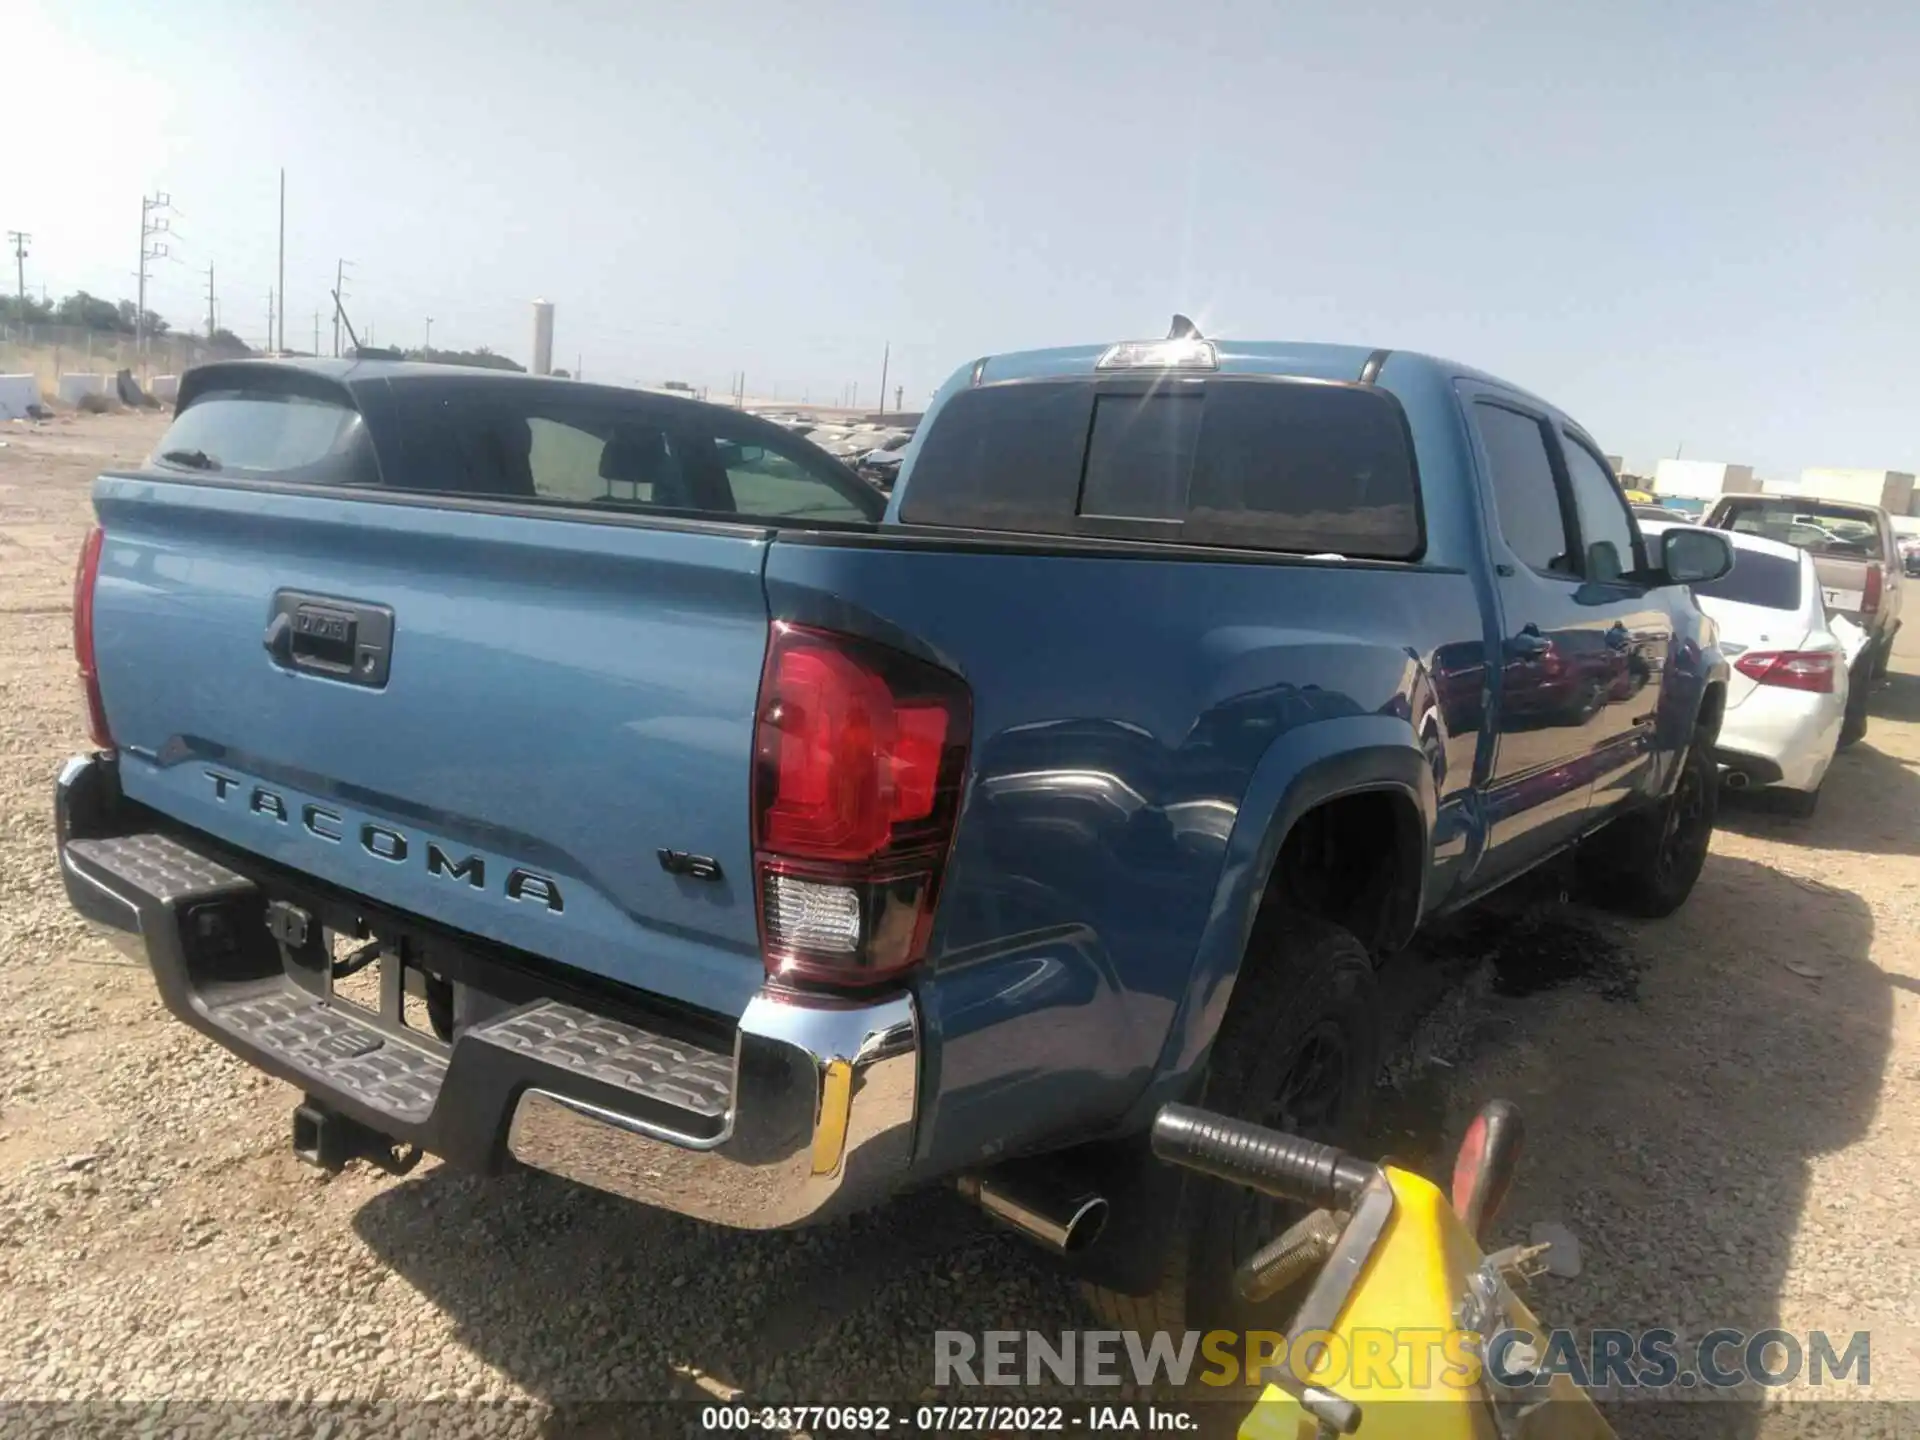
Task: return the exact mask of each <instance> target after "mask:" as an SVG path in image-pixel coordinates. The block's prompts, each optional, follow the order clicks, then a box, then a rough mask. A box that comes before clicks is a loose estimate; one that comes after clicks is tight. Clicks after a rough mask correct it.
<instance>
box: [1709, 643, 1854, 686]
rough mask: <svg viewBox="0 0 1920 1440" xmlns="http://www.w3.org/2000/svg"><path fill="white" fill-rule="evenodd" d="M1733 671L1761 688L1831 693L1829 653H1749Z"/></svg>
mask: <svg viewBox="0 0 1920 1440" xmlns="http://www.w3.org/2000/svg"><path fill="white" fill-rule="evenodd" d="M1733 668H1734V669H1736V670H1738V671H1739V672H1740V673H1741V674H1742V675H1745V676H1746V677H1747V678H1748V679H1749V680H1755V681H1758V682H1759V683H1760V684H1762V685H1778V686H1781V687H1782V688H1784V689H1787V690H1811V691H1814V692H1815V693H1816V694H1820V695H1831V694H1832V693H1833V676H1834V655H1833V652H1832V651H1831V650H1749V651H1747V653H1746V654H1744V655H1742V656H1741V657H1740V658H1739V659H1738V660H1735V661H1734V662H1733Z"/></svg>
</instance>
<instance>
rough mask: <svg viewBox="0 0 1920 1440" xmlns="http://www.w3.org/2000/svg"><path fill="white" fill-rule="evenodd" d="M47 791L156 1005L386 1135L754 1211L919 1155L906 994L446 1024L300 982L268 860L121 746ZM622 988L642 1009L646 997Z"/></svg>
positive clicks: (73, 894) (485, 1165) (791, 1203)
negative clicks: (131, 799)
mask: <svg viewBox="0 0 1920 1440" xmlns="http://www.w3.org/2000/svg"><path fill="white" fill-rule="evenodd" d="M57 794H58V798H57V811H58V833H59V841H60V866H61V873H62V875H63V876H64V878H65V882H66V887H67V895H68V898H69V900H70V901H71V902H72V904H73V906H74V908H75V909H76V910H77V911H79V912H80V914H82V915H83V916H85V917H86V918H87V919H88V920H89V921H90V922H91V923H92V925H93V927H94V928H95V929H96V930H98V931H100V932H101V933H102V934H104V935H105V936H106V937H107V938H108V939H109V940H111V941H112V942H113V943H114V944H116V945H117V946H119V947H120V948H121V949H122V950H123V951H125V952H126V953H128V954H130V955H134V956H136V957H138V958H140V959H142V960H143V961H145V963H146V964H147V965H148V967H149V968H150V969H151V971H152V973H153V975H154V979H155V982H156V983H157V985H158V987H159V989H160V994H161V997H162V999H163V1000H164V1001H165V1003H166V1005H167V1007H168V1009H169V1010H171V1011H172V1012H173V1013H174V1014H175V1015H176V1016H178V1017H179V1018H180V1019H182V1020H184V1021H186V1022H187V1023H188V1024H189V1025H192V1026H193V1027H194V1028H195V1029H197V1030H200V1031H201V1032H203V1033H204V1034H207V1035H209V1036H211V1037H212V1038H213V1039H215V1040H217V1041H219V1043H220V1044H222V1045H224V1046H226V1047H227V1048H228V1049H230V1050H232V1051H234V1052H235V1053H236V1054H239V1055H240V1056H241V1057H243V1058H244V1059H246V1060H248V1061H249V1062H250V1063H252V1064H254V1065H256V1066H258V1067H259V1068H260V1069H262V1070H265V1071H267V1072H268V1073H270V1074H274V1075H277V1076H279V1077H280V1078H282V1079H284V1080H286V1081H288V1082H289V1083H291V1084H294V1085H297V1086H299V1087H300V1088H301V1089H303V1090H304V1091H306V1092H307V1094H308V1095H309V1096H311V1097H313V1099H315V1100H316V1101H318V1102H320V1103H322V1104H323V1105H325V1106H327V1107H331V1108H333V1109H335V1110H337V1111H339V1112H340V1113H341V1114H343V1115H346V1116H348V1117H350V1118H352V1119H354V1120H356V1121H357V1122H359V1123H360V1124H362V1125H364V1126H367V1127H370V1128H372V1129H373V1130H375V1131H376V1132H378V1133H380V1134H383V1135H388V1136H391V1137H392V1138H393V1139H395V1140H396V1141H399V1142H402V1143H409V1144H417V1145H419V1146H420V1147H421V1148H422V1149H423V1150H425V1151H427V1152H429V1153H432V1154H437V1155H441V1156H444V1157H445V1158H447V1159H448V1160H450V1161H452V1162H453V1163H456V1164H459V1165H462V1166H465V1167H467V1168H470V1169H476V1170H480V1171H483V1172H484V1171H496V1170H499V1169H501V1168H503V1166H505V1165H506V1164H507V1163H508V1162H509V1161H512V1162H517V1163H519V1164H522V1165H527V1166H531V1167H534V1168H536V1169H540V1170H547V1171H551V1172H552V1173H554V1174H557V1175H562V1176H565V1177H567V1178H568V1179H571V1180H576V1181H578V1182H580V1183H582V1184H586V1185H591V1186H594V1187H595V1188H597V1189H601V1190H607V1191H610V1192H612V1193H614V1194H617V1195H623V1196H626V1197H628V1198H630V1199H634V1200H639V1201H642V1202H644V1203H646V1204H649V1205H656V1206H659V1207H660V1208H662V1209H666V1210H674V1211H678V1212H679V1213H681V1214H685V1215H691V1216H695V1217H697V1218H699V1219H703V1220H711V1221H715V1222H717V1223H719V1224H723V1225H732V1226H738V1227H742V1228H747V1229H770V1228H776V1227H781V1226H787V1225H795V1224H801V1223H804V1222H807V1221H810V1220H816V1219H821V1218H825V1217H827V1216H830V1215H835V1214H840V1213H843V1212H845V1211H848V1210H853V1209H858V1208H860V1207H862V1206H864V1205H867V1204H871V1203H874V1202H877V1201H880V1200H883V1199H885V1198H886V1197H887V1196H888V1195H889V1194H891V1193H892V1192H893V1191H894V1190H895V1189H897V1188H898V1187H899V1185H900V1184H901V1182H902V1181H903V1179H904V1178H905V1175H906V1172H907V1170H908V1169H909V1167H910V1165H911V1162H912V1157H913V1143H914V1124H915V1118H916V1111H917V1105H918V1077H919V1061H920V1053H919V1052H920V1032H919V1023H918V1017H917V1015H916V1013H915V1009H914V1004H913V1000H912V997H911V996H909V995H906V994H896V995H891V996H887V997H884V998H881V999H876V1000H873V1001H870V1002H866V1003H852V1002H846V1001H837V1000H834V999H831V998H827V997H818V996H803V995H798V994H794V993H790V992H784V991H776V990H771V989H768V990H763V991H762V992H761V993H759V994H758V995H756V996H755V997H754V999H753V1000H752V1001H751V1002H750V1003H749V1004H748V1006H747V1009H746V1012H745V1013H744V1014H743V1015H742V1016H741V1018H740V1022H739V1025H738V1028H737V1030H736V1032H735V1034H734V1036H733V1042H732V1049H731V1054H729V1053H728V1051H727V1050H726V1049H724V1048H720V1049H715V1048H713V1046H712V1042H710V1041H702V1040H701V1039H699V1038H698V1037H697V1036H694V1037H692V1038H689V1035H688V1034H686V1033H681V1032H675V1031H672V1030H671V1029H667V1030H661V1031H659V1032H657V1033H656V1032H655V1031H654V1030H653V1029H651V1028H649V1026H648V1025H646V1024H642V1023H636V1022H635V1021H633V1020H632V1019H630V1018H627V1015H626V1014H623V1015H621V1016H618V1017H616V1016H612V1015H605V1014H600V1013H597V1012H596V1011H595V1010H593V1009H592V1008H590V1004H589V1002H586V1001H583V1000H582V999H580V998H579V997H578V996H575V995H572V994H566V993H561V992H560V990H559V987H556V993H555V994H554V995H553V996H551V997H549V998H543V999H537V1000H533V1001H531V1002H528V1003H525V1004H520V1005H517V1006H515V1007H514V1008H512V1009H510V1010H506V1011H504V1012H502V1013H500V1014H497V1015H494V1016H491V1017H490V1018H488V1019H486V1020H485V1021H484V1022H482V1023H478V1024H475V1025H473V1026H471V1027H469V1028H467V1029H465V1030H463V1031H461V1032H459V1033H458V1034H457V1035H456V1037H455V1038H454V1041H453V1043H452V1045H451V1046H445V1045H438V1044H436V1043H435V1042H433V1041H432V1040H431V1039H428V1038H423V1037H421V1036H419V1035H418V1034H416V1033H413V1032H409V1031H406V1030H404V1029H402V1028H399V1027H398V1026H397V1025H387V1024H383V1023H382V1021H381V1019H380V1017H376V1016H373V1015H370V1014H368V1013H367V1012H364V1011H361V1010H359V1009H357V1008H356V1007H352V1006H347V1005H340V1004H334V1003H331V1002H330V1000H329V997H328V996H327V995H326V994H316V993H315V992H314V990H313V989H312V988H311V987H310V986H309V985H305V984H302V983H300V981H299V980H298V979H297V977H295V976H294V975H292V974H291V973H289V971H288V969H287V968H286V963H285V962H284V957H283V953H282V950H281V947H280V946H279V945H278V944H277V943H276V942H275V941H274V940H273V938H272V937H271V936H269V934H268V933H267V930H266V926H265V922H264V918H263V917H264V912H265V906H266V903H267V901H268V899H270V898H276V897H274V896H271V895H270V894H269V891H270V890H271V889H272V888H273V887H274V885H275V884H276V882H275V881H274V880H273V878H272V877H271V872H270V871H268V870H267V869H266V867H260V868H259V869H258V870H257V871H255V872H254V873H249V872H250V871H251V870H252V869H253V867H252V866H251V865H250V863H249V860H248V857H245V856H243V855H238V854H235V853H233V852H231V851H229V850H226V849H224V848H222V847H219V846H217V845H215V844H213V843H212V842H207V841H204V840H203V839H201V838H199V837H196V836H194V835H192V834H189V833H185V832H179V831H166V832H162V831H160V830H157V829H155V828H153V827H154V824H155V817H153V816H151V815H137V816H136V815H129V814H127V813H126V807H124V805H123V804H122V802H121V801H120V799H119V786H118V780H117V775H116V773H115V768H114V762H113V760H112V757H110V756H98V755H93V756H82V757H78V758H76V759H75V760H72V761H69V762H68V764H67V765H66V766H65V768H63V770H62V771H61V774H60V780H59V786H58V792H57ZM634 1000H635V1002H636V1009H635V1011H634V1012H633V1013H643V1011H644V1002H645V1000H646V997H644V996H639V995H636V996H635V997H634Z"/></svg>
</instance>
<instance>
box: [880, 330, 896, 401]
mask: <svg viewBox="0 0 1920 1440" xmlns="http://www.w3.org/2000/svg"><path fill="white" fill-rule="evenodd" d="M891 359H893V342H892V341H891V340H889V341H887V348H886V349H884V350H882V351H881V352H880V413H881V414H882V415H884V414H886V413H887V362H888V361H889V360H891Z"/></svg>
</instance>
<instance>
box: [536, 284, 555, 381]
mask: <svg viewBox="0 0 1920 1440" xmlns="http://www.w3.org/2000/svg"><path fill="white" fill-rule="evenodd" d="M533 373H534V374H536V375H551V374H552V373H553V302H552V301H551V300H536V301H534V302H533Z"/></svg>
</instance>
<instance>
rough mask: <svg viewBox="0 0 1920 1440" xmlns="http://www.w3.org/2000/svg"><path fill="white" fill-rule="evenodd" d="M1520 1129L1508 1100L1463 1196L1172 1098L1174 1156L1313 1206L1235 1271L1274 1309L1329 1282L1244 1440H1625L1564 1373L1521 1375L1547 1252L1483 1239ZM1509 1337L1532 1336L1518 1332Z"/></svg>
mask: <svg viewBox="0 0 1920 1440" xmlns="http://www.w3.org/2000/svg"><path fill="white" fill-rule="evenodd" d="M1519 1138H1520V1121H1519V1115H1518V1113H1517V1112H1515V1111H1514V1109H1513V1107H1512V1106H1510V1105H1507V1104H1506V1103H1505V1102H1503V1101H1495V1102H1493V1103H1492V1104H1490V1105H1488V1106H1487V1107H1486V1108H1485V1109H1484V1110H1482V1111H1481V1112H1480V1115H1479V1117H1478V1118H1476V1119H1475V1121H1474V1123H1473V1126H1472V1128H1471V1129H1470V1130H1469V1131H1468V1133H1467V1138H1466V1141H1465V1142H1464V1143H1463V1144H1462V1146H1461V1148H1460V1156H1459V1159H1458V1161H1457V1162H1456V1165H1455V1168H1454V1175H1453V1196H1452V1199H1451V1201H1449V1199H1448V1197H1447V1196H1445V1195H1443V1194H1442V1193H1441V1192H1440V1191H1439V1190H1438V1189H1437V1188H1436V1187H1435V1186H1433V1185H1432V1184H1430V1183H1429V1182H1428V1181H1426V1180H1424V1179H1422V1178H1421V1177H1420V1176H1418V1175H1415V1174H1413V1173H1412V1172H1411V1171H1407V1170H1402V1169H1399V1168H1398V1167H1396V1166H1393V1165H1372V1164H1368V1163H1367V1162H1365V1161H1361V1160H1358V1159H1356V1158H1355V1157H1353V1156H1350V1155H1345V1154H1343V1153H1342V1152H1340V1151H1338V1150H1335V1149H1333V1148H1332V1147H1330V1146H1326V1145H1319V1144H1316V1143H1314V1142H1312V1141H1309V1140H1304V1139H1301V1138H1299V1137H1297V1136H1291V1135H1283V1134H1281V1133H1280V1132H1278V1131H1274V1130H1267V1129H1264V1128H1262V1127H1260V1126H1257V1125H1250V1124H1246V1123H1245V1122H1242V1121H1237V1120H1229V1119H1226V1118H1224V1117H1222V1116H1217V1115H1212V1114H1209V1113H1208V1112H1206V1111H1203V1110H1196V1109H1192V1108H1191V1107H1188V1106H1181V1105H1169V1106H1166V1107H1165V1108H1163V1109H1162V1110H1161V1111H1160V1114H1159V1115H1158V1117H1157V1118H1156V1119H1155V1122H1154V1127H1153V1148H1154V1151H1155V1153H1157V1154H1158V1155H1160V1156H1161V1158H1163V1159H1166V1160H1170V1161H1173V1162H1174V1163H1176V1164H1180V1165H1184V1166H1186V1167H1188V1168H1190V1169H1194V1170H1199V1171H1201V1172H1203V1173H1206V1174H1210V1175H1214V1176H1216V1177H1218V1178H1220V1179H1223V1180H1229V1181H1234V1182H1236V1183H1239V1184H1243V1185H1249V1186H1252V1187H1253V1188H1255V1189H1258V1190H1262V1191H1264V1192H1265V1193H1267V1194H1269V1195H1273V1196H1276V1197H1278V1198H1280V1199H1285V1200H1293V1201H1298V1202H1301V1203H1304V1204H1306V1205H1308V1206H1312V1207H1314V1208H1313V1209H1312V1210H1311V1211H1310V1213H1308V1214H1307V1215H1306V1216H1305V1218H1303V1219H1302V1220H1301V1221H1299V1222H1298V1223H1297V1224H1295V1225H1293V1226H1292V1227H1291V1228H1290V1229H1289V1230H1288V1231H1287V1232H1286V1233H1285V1234H1284V1235H1282V1236H1280V1237H1279V1238H1278V1239H1276V1240H1275V1241H1273V1242H1272V1243H1271V1244H1269V1245H1267V1246H1266V1247H1265V1248H1263V1249H1262V1250H1260V1251H1259V1252H1258V1253H1256V1254H1255V1255H1253V1256H1252V1257H1251V1258H1249V1259H1248V1260H1247V1261H1246V1262H1245V1263H1244V1264H1243V1265H1242V1266H1241V1267H1240V1270H1239V1272H1238V1274H1237V1275H1236V1276H1235V1283H1236V1286H1237V1288H1238V1289H1239V1291H1240V1294H1241V1295H1242V1296H1243V1297H1244V1298H1245V1299H1247V1300H1249V1301H1254V1302H1258V1301H1260V1300H1263V1299H1266V1298H1268V1297H1270V1296H1272V1295H1275V1294H1278V1293H1279V1292H1280V1291H1282V1290H1288V1289H1290V1288H1292V1287H1295V1286H1297V1285H1298V1284H1300V1283H1301V1282H1303V1281H1304V1280H1305V1278H1306V1277H1307V1276H1309V1275H1312V1276H1313V1280H1312V1283H1311V1285H1310V1286H1309V1287H1308V1289H1307V1291H1306V1295H1305V1298H1304V1299H1303V1300H1302V1301H1301V1302H1300V1307H1299V1309H1298V1311H1297V1312H1296V1313H1295V1315H1294V1318H1293V1321H1292V1324H1291V1326H1290V1327H1289V1329H1288V1331H1287V1336H1286V1345H1285V1348H1284V1350H1283V1351H1282V1352H1281V1353H1279V1354H1277V1355H1276V1356H1275V1357H1274V1358H1273V1361H1272V1363H1270V1364H1269V1365H1268V1366H1267V1368H1266V1370H1265V1373H1264V1375H1263V1376H1262V1377H1260V1378H1261V1379H1262V1380H1264V1382H1265V1388H1264V1390H1263V1391H1262V1392H1261V1395H1260V1398H1259V1400H1258V1401H1257V1402H1256V1403H1255V1405H1254V1408H1253V1411H1252V1413H1251V1414H1249V1415H1248V1416H1247V1418H1246V1420H1245V1421H1244V1422H1243V1423H1242V1425H1241V1427H1240V1435H1241V1437H1242V1440H1331V1437H1334V1436H1339V1435H1352V1434H1358V1435H1360V1436H1362V1437H1363V1440H1403V1437H1404V1440H1612V1437H1613V1433H1614V1432H1613V1430H1612V1429H1611V1428H1610V1427H1609V1426H1608V1425H1607V1423H1606V1420H1605V1419H1604V1417H1602V1415H1601V1414H1600V1411H1599V1410H1598V1409H1597V1408H1596V1407H1595V1406H1594V1404H1593V1402H1592V1401H1591V1400H1589V1399H1588V1398H1587V1396H1586V1394H1585V1392H1584V1391H1582V1390H1581V1389H1579V1387H1577V1386H1576V1385H1574V1384H1573V1383H1572V1382H1571V1381H1569V1380H1568V1379H1567V1378H1566V1377H1565V1376H1564V1375H1558V1374H1556V1375H1554V1376H1553V1378H1552V1380H1551V1381H1550V1382H1549V1383H1546V1384H1540V1385H1532V1384H1527V1385H1517V1386H1511V1387H1509V1386H1503V1385H1498V1384H1494V1383H1492V1381H1491V1379H1490V1378H1489V1376H1488V1374H1487V1371H1488V1368H1489V1367H1488V1364H1487V1360H1488V1358H1489V1357H1488V1355H1487V1353H1486V1342H1487V1341H1489V1340H1491V1339H1493V1338H1494V1337H1495V1336H1500V1335H1503V1333H1504V1338H1503V1339H1502V1340H1500V1341H1498V1342H1497V1343H1498V1345H1499V1346H1500V1352H1501V1353H1500V1356H1499V1360H1500V1372H1501V1373H1502V1374H1503V1375H1504V1377H1505V1378H1508V1379H1514V1378H1517V1376H1518V1374H1519V1373H1523V1372H1526V1371H1528V1370H1529V1369H1530V1368H1531V1363H1532V1362H1533V1361H1535V1360H1537V1358H1538V1357H1539V1356H1540V1355H1542V1354H1543V1353H1544V1351H1545V1349H1546V1344H1547V1342H1546V1340H1545V1338H1544V1337H1543V1336H1542V1335H1541V1334H1540V1331H1539V1322H1538V1321H1536V1320H1535V1319H1534V1316H1533V1313H1532V1312H1531V1311H1530V1310H1528V1309H1527V1307H1526V1306H1525V1305H1524V1304H1523V1303H1521V1301H1520V1300H1519V1298H1518V1297H1517V1296H1516V1295H1515V1294H1514V1292H1513V1287H1514V1285H1515V1284H1518V1283H1520V1282H1522V1281H1523V1280H1524V1279H1526V1278H1529V1277H1531V1276H1533V1275H1536V1274H1538V1273H1541V1272H1542V1271H1543V1270H1544V1269H1545V1264H1544V1263H1543V1262H1544V1260H1545V1255H1546V1251H1547V1249H1548V1247H1546V1246H1519V1247H1515V1248H1513V1249H1511V1250H1505V1251H1501V1252H1498V1253H1496V1254H1494V1255H1491V1256H1489V1255H1487V1254H1485V1253H1484V1252H1483V1251H1482V1250H1481V1248H1480V1243H1479V1236H1480V1235H1482V1234H1484V1232H1485V1229H1486V1227H1487V1225H1488V1224H1490V1223H1491V1221H1492V1219H1493V1217H1494V1214H1495V1213H1496V1212H1497V1210H1498V1208H1499V1205H1500V1202H1501V1200H1503V1199H1504V1198H1505V1193H1506V1190H1507V1187H1508V1185H1509V1184H1510V1183H1511V1181H1512V1178H1513V1170H1514V1165H1515V1161H1516V1159H1517V1156H1518V1153H1519ZM1511 1332H1519V1334H1518V1336H1516V1335H1515V1334H1513V1333H1511Z"/></svg>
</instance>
